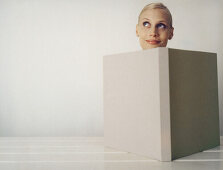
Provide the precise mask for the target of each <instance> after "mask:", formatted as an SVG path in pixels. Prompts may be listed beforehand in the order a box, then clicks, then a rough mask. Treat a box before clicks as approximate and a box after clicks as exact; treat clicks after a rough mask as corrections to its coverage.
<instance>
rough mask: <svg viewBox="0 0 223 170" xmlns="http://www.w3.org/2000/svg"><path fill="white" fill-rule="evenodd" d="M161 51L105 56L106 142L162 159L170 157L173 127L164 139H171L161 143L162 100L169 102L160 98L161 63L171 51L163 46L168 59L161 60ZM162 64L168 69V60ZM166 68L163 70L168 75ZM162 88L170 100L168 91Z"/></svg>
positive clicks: (164, 54)
mask: <svg viewBox="0 0 223 170" xmlns="http://www.w3.org/2000/svg"><path fill="white" fill-rule="evenodd" d="M160 51H161V49H152V50H146V51H140V52H135V53H125V54H119V55H111V56H105V57H104V122H105V123H104V135H105V143H106V144H107V146H112V147H114V148H118V149H122V150H125V151H129V152H133V153H138V154H142V155H146V156H149V157H151V158H155V159H159V160H160V159H161V158H162V157H163V158H162V159H170V141H168V140H170V134H169V133H170V129H169V130H168V131H164V132H166V133H168V134H167V135H163V138H164V137H165V138H168V139H167V140H166V142H164V143H161V131H162V130H161V107H160V105H161V103H160V102H161V101H162V102H163V104H164V105H165V103H168V102H165V101H163V100H160V97H161V94H160V76H159V74H160V62H163V61H165V62H167V61H168V60H167V59H168V50H167V49H166V48H162V56H163V57H166V59H165V60H160V58H159V56H161V54H160ZM162 65H163V67H164V69H166V70H168V67H167V66H168V65H167V63H163V64H162ZM166 70H163V71H162V73H163V76H165V77H168V75H165V74H166V73H167V72H166ZM163 80H164V79H163ZM164 83H165V82H164ZM166 83H167V85H168V82H166ZM165 87H166V86H165ZM163 91H164V92H167V95H165V96H167V99H169V98H168V91H166V90H163ZM167 107H169V104H168V106H167ZM167 117H168V115H167ZM163 118H165V116H164V117H163ZM166 122H168V125H167V126H166V127H170V125H169V120H168V121H166ZM162 144H163V145H168V146H165V147H167V149H168V152H167V153H165V154H163V153H164V152H163V153H161V145H162Z"/></svg>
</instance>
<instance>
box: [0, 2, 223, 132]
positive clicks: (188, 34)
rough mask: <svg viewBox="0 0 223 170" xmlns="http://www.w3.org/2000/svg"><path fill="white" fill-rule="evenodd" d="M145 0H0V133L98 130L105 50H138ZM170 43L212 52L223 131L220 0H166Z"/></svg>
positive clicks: (179, 46)
mask: <svg viewBox="0 0 223 170" xmlns="http://www.w3.org/2000/svg"><path fill="white" fill-rule="evenodd" d="M151 2H157V1H149V0H147V1H146V0H107V1H103V0H94V1H91V0H32V1H31V0H0V136H103V98H102V96H103V94H102V91H103V90H102V88H103V84H102V82H103V80H102V58H103V56H104V55H108V54H115V53H122V52H131V51H138V50H141V48H140V46H139V42H138V38H137V37H136V35H135V26H136V23H137V18H138V14H139V13H140V11H141V9H142V8H143V7H144V6H145V5H146V4H148V3H151ZM160 2H163V3H164V4H165V5H166V6H167V7H168V8H169V9H170V11H171V13H172V15H173V26H174V27H175V31H174V37H173V39H172V40H171V41H170V42H169V44H168V47H170V48H179V49H188V50H196V51H206V52H216V53H217V54H218V79H219V106H220V119H221V135H223V97H222V96H223V78H222V77H223V74H222V73H223V69H222V68H223V48H222V47H223V42H222V38H223V22H222V19H223V12H222V10H221V8H222V6H223V0H180V1H177V0H166V1H162V0H161V1H160Z"/></svg>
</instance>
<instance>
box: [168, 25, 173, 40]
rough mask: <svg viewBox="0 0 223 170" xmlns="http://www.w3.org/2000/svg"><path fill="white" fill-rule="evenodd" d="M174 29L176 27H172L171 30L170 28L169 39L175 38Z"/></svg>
mask: <svg viewBox="0 0 223 170" xmlns="http://www.w3.org/2000/svg"><path fill="white" fill-rule="evenodd" d="M173 31H174V28H173V27H172V28H171V30H170V35H169V38H168V39H169V40H171V39H172V38H173Z"/></svg>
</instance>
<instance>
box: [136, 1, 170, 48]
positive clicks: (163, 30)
mask: <svg viewBox="0 0 223 170" xmlns="http://www.w3.org/2000/svg"><path fill="white" fill-rule="evenodd" d="M173 30H174V28H173V26H172V16H171V13H170V11H169V10H168V8H167V7H166V6H164V5H163V4H162V3H151V4H148V5H146V6H145V7H144V8H143V9H142V11H141V13H140V14H139V18H138V24H137V25H136V35H137V36H138V37H139V42H140V45H141V47H142V49H144V50H145V49H150V48H156V47H166V45H167V42H168V40H170V39H172V37H173Z"/></svg>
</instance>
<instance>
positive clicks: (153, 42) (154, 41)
mask: <svg viewBox="0 0 223 170" xmlns="http://www.w3.org/2000/svg"><path fill="white" fill-rule="evenodd" d="M146 42H148V43H149V44H152V45H156V44H159V43H160V42H161V41H159V40H146Z"/></svg>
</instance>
